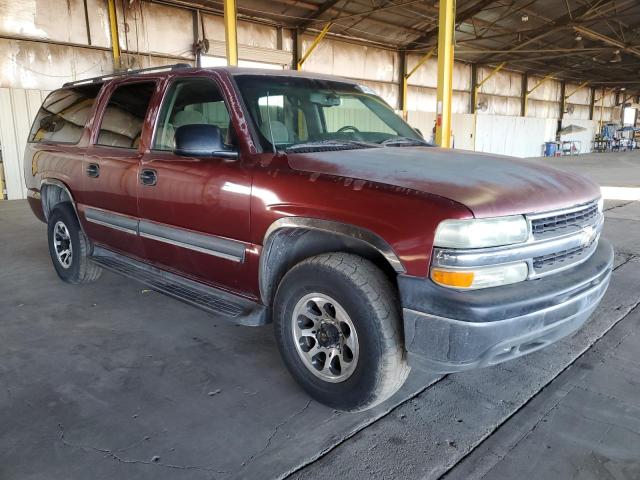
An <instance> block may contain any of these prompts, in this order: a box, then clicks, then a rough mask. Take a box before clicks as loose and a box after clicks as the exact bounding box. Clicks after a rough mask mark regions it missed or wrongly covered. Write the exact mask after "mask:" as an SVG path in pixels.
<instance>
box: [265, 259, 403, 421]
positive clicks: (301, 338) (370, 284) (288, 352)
mask: <svg viewBox="0 0 640 480" xmlns="http://www.w3.org/2000/svg"><path fill="white" fill-rule="evenodd" d="M398 305H399V302H398V298H397V294H396V291H395V288H394V287H393V285H392V284H391V282H390V281H389V280H388V279H387V278H386V277H385V276H384V274H383V273H382V272H381V271H380V270H379V269H378V268H377V267H376V266H375V265H373V264H372V263H371V262H369V261H368V260H365V259H364V258H361V257H359V256H357V255H352V254H346V253H329V254H323V255H318V256H316V257H313V258H310V259H307V260H305V261H303V262H301V263H299V264H298V265H296V266H295V267H293V268H292V269H291V270H290V271H289V272H288V273H287V274H286V275H285V277H284V278H283V280H282V282H281V283H280V286H279V287H278V291H277V294H276V299H275V305H274V323H275V333H276V340H277V342H278V347H279V349H280V352H281V354H282V357H283V359H284V362H285V364H286V365H287V367H288V369H289V371H290V372H291V374H292V375H293V377H294V378H295V379H296V380H297V381H298V383H300V385H301V386H302V387H303V388H304V389H305V390H306V391H307V392H308V393H309V394H310V395H311V396H312V397H313V398H314V399H316V400H318V401H319V402H321V403H324V404H326V405H328V406H330V407H332V408H336V409H340V410H347V411H358V410H365V409H367V408H371V407H373V406H375V405H377V404H379V403H380V402H382V401H384V400H386V399H387V398H389V397H390V396H391V395H392V394H393V393H395V392H396V391H397V390H398V389H399V388H400V386H402V384H403V383H404V381H405V379H406V377H407V374H408V373H409V367H408V366H407V364H406V360H405V356H404V349H403V345H402V329H401V319H400V313H399V308H398Z"/></svg>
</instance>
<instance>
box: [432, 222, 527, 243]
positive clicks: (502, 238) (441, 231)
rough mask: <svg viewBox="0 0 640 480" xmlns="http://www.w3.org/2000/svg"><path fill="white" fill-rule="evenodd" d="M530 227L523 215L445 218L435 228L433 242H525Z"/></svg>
mask: <svg viewBox="0 0 640 480" xmlns="http://www.w3.org/2000/svg"><path fill="white" fill-rule="evenodd" d="M528 238H529V227H528V225H527V221H526V220H525V218H524V217H523V216H522V215H513V216H511V217H496V218H485V219H483V218H480V219H477V218H471V219H467V220H444V221H442V222H440V224H439V225H438V228H437V229H436V236H435V241H434V246H436V247H443V248H483V247H499V246H501V245H510V244H512V243H520V242H526V241H527V239H528Z"/></svg>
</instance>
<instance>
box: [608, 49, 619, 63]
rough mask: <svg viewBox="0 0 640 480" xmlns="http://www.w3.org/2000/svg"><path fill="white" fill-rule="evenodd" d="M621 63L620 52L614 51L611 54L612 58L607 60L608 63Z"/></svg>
mask: <svg viewBox="0 0 640 480" xmlns="http://www.w3.org/2000/svg"><path fill="white" fill-rule="evenodd" d="M621 61H622V55H620V50H616V51H615V52H613V57H612V58H611V60H609V63H620V62H621Z"/></svg>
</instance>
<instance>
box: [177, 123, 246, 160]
mask: <svg viewBox="0 0 640 480" xmlns="http://www.w3.org/2000/svg"><path fill="white" fill-rule="evenodd" d="M175 142H176V146H175V148H174V150H173V153H175V154H176V155H183V156H186V157H221V158H228V159H230V160H235V159H236V158H238V152H237V151H235V150H228V149H226V148H225V146H224V142H223V141H222V133H220V129H219V128H218V127H216V126H215V125H208V124H204V123H198V124H191V125H183V126H182V127H178V128H177V129H176V133H175Z"/></svg>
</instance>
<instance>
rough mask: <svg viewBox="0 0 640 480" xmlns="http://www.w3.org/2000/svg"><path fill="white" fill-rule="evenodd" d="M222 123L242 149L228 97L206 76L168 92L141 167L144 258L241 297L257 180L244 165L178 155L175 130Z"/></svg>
mask: <svg viewBox="0 0 640 480" xmlns="http://www.w3.org/2000/svg"><path fill="white" fill-rule="evenodd" d="M190 124H210V125H216V126H218V127H219V128H220V130H221V131H222V133H223V138H226V141H225V142H226V143H227V145H228V146H229V147H230V148H236V149H237V145H235V135H234V130H233V127H232V125H231V122H230V118H229V113H228V108H227V106H226V102H225V98H224V96H223V95H222V94H221V91H220V89H219V88H218V85H217V84H216V82H215V81H214V80H212V79H207V78H179V79H176V80H174V81H173V82H172V83H171V84H170V85H169V87H168V91H167V93H166V94H165V96H164V101H163V104H162V106H161V109H160V113H159V116H158V120H157V124H156V132H155V135H154V138H153V140H152V143H151V148H150V150H149V151H148V152H146V153H145V154H144V156H143V159H142V164H141V167H140V175H139V177H140V180H139V182H138V186H137V188H138V206H139V216H140V227H139V228H140V236H141V237H142V242H143V245H144V248H145V257H146V258H147V259H149V260H151V261H152V262H153V263H155V264H157V265H158V266H161V267H164V268H169V269H172V270H175V271H177V272H178V273H181V274H184V275H187V276H190V277H193V278H195V279H197V280H200V281H205V282H207V283H210V284H213V285H217V286H224V287H225V288H227V289H230V290H234V291H237V292H240V293H242V291H243V289H242V285H243V283H244V282H245V281H246V280H244V277H245V276H246V275H247V271H248V269H247V268H246V260H247V259H246V258H245V251H246V249H247V248H249V244H248V243H247V241H248V240H249V206H250V205H249V204H250V194H251V174H250V171H248V170H247V169H245V167H244V166H243V164H242V161H241V159H235V160H229V159H225V158H217V157H215V156H212V157H207V158H202V157H199V158H195V157H186V156H179V155H176V154H174V153H173V147H174V133H175V131H176V129H178V128H179V127H181V126H184V125H190Z"/></svg>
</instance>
